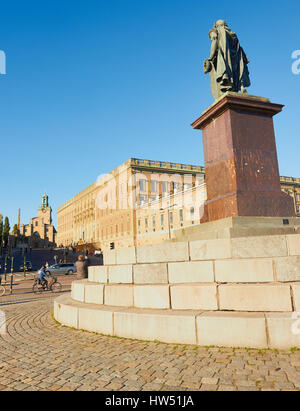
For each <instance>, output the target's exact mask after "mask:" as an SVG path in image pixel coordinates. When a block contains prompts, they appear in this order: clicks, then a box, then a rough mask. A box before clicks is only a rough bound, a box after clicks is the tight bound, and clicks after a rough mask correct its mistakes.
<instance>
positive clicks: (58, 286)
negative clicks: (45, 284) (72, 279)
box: [50, 282, 62, 293]
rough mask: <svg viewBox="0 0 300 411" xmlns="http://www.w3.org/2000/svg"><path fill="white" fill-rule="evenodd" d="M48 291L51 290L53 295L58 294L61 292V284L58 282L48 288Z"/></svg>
mask: <svg viewBox="0 0 300 411" xmlns="http://www.w3.org/2000/svg"><path fill="white" fill-rule="evenodd" d="M50 290H51V291H52V292H53V293H60V292H61V290H62V285H61V283H58V282H56V283H53V284H52V285H51V286H50Z"/></svg>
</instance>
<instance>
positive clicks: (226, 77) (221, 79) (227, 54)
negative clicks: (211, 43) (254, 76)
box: [216, 26, 251, 92]
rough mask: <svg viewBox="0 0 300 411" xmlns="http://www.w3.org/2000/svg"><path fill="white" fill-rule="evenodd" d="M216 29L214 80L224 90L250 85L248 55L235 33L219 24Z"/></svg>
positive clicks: (238, 88) (236, 89)
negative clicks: (216, 44)
mask: <svg viewBox="0 0 300 411" xmlns="http://www.w3.org/2000/svg"><path fill="white" fill-rule="evenodd" d="M217 31H218V53H217V64H216V80H217V82H218V83H220V89H221V90H222V91H223V92H226V91H227V90H228V89H230V88H231V87H232V88H233V90H234V91H237V92H238V91H239V90H240V89H241V86H242V85H243V86H244V87H249V86H250V85H251V82H250V77H249V70H248V67H247V64H248V63H249V60H248V57H247V56H246V54H245V52H244V50H243V49H242V47H241V46H240V43H239V40H238V38H237V36H236V34H235V33H233V32H232V31H231V30H230V29H228V28H227V27H224V26H221V27H218V28H217Z"/></svg>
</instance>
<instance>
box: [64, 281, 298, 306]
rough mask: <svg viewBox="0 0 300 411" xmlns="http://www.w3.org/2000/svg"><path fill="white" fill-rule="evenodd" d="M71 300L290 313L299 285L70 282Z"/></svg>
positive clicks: (111, 304)
mask: <svg viewBox="0 0 300 411" xmlns="http://www.w3.org/2000/svg"><path fill="white" fill-rule="evenodd" d="M71 296H72V298H73V300H75V301H79V302H83V303H87V304H97V305H107V306H116V307H132V308H142V309H157V310H168V309H172V310H203V311H218V310H219V311H226V310H228V311H244V312H292V311H293V307H296V308H298V307H299V308H300V284H297V283H289V284H279V283H271V284H221V285H219V284H216V283H209V284H203V283H193V284H173V285H170V284H144V285H137V284H99V283H92V282H90V281H88V280H83V281H74V282H73V283H72V293H71Z"/></svg>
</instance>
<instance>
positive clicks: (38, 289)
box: [32, 283, 44, 293]
mask: <svg viewBox="0 0 300 411" xmlns="http://www.w3.org/2000/svg"><path fill="white" fill-rule="evenodd" d="M32 291H33V292H34V293H41V292H42V291H44V288H43V286H42V284H39V283H34V284H33V287H32Z"/></svg>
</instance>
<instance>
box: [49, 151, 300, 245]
mask: <svg viewBox="0 0 300 411" xmlns="http://www.w3.org/2000/svg"><path fill="white" fill-rule="evenodd" d="M281 185H282V190H283V191H285V192H287V193H288V194H289V195H291V196H292V197H293V199H294V204H295V210H296V212H297V215H298V216H300V179H299V178H292V177H281ZM205 199H206V188H205V169H204V167H201V166H193V165H187V164H179V163H170V162H161V161H151V160H143V159H135V158H131V159H129V160H128V161H127V162H126V163H124V164H122V165H121V166H119V167H117V168H116V169H115V170H113V171H112V172H110V173H109V174H108V175H106V176H103V177H101V178H100V179H99V180H98V181H97V182H95V183H94V184H92V185H90V186H89V187H87V188H86V189H85V190H83V191H82V192H80V193H79V194H77V195H76V196H75V197H73V198H72V199H70V200H69V201H68V202H66V203H65V204H63V205H62V206H60V207H59V208H58V211H57V224H58V226H57V231H58V233H57V243H58V244H62V245H64V246H68V245H75V246H78V247H79V248H80V247H81V248H90V249H99V248H101V249H102V250H107V249H111V248H123V247H130V246H134V245H142V244H149V243H159V242H162V241H165V240H168V239H170V238H171V236H172V234H173V232H174V231H176V230H182V229H185V228H187V227H190V226H193V225H197V224H200V219H201V217H202V212H203V204H204V202H205Z"/></svg>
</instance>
